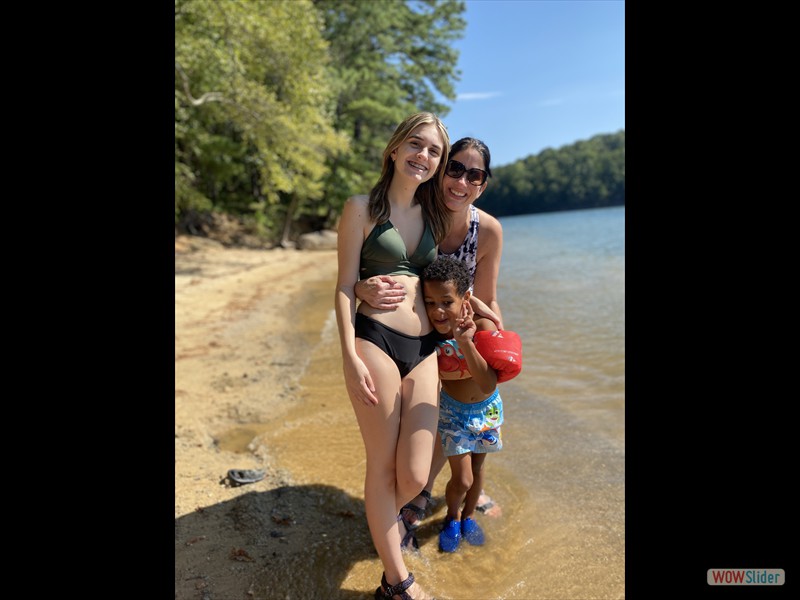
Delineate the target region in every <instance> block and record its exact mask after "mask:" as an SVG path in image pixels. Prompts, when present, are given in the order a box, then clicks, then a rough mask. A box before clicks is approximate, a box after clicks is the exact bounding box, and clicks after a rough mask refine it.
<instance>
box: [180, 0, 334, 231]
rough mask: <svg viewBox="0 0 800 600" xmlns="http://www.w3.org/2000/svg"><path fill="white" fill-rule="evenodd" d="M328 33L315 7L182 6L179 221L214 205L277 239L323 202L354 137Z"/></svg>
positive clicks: (226, 0)
mask: <svg viewBox="0 0 800 600" xmlns="http://www.w3.org/2000/svg"><path fill="white" fill-rule="evenodd" d="M321 29H322V23H321V20H320V18H319V15H318V12H317V11H316V10H315V9H314V6H313V4H312V3H311V2H310V0H272V1H270V2H243V1H236V0H176V2H175V70H176V74H175V105H176V106H175V160H176V180H175V186H176V194H175V195H176V198H175V200H176V221H177V220H179V219H180V216H181V215H182V214H186V213H188V212H190V211H191V210H192V209H200V210H208V209H210V208H213V209H215V210H221V211H223V212H229V213H232V214H236V215H243V216H246V217H249V218H250V219H251V221H252V222H253V223H254V224H255V225H256V226H257V227H258V228H259V229H260V230H261V231H262V232H264V233H269V234H271V235H273V236H274V235H276V232H278V231H279V230H280V228H281V227H282V223H283V221H284V220H285V218H286V217H287V216H288V217H290V218H291V217H293V216H294V215H288V214H287V212H288V210H289V207H290V206H293V207H294V209H295V210H299V211H302V210H306V209H308V208H311V209H312V210H315V209H316V208H317V205H319V204H320V203H321V202H323V200H324V198H323V197H324V188H323V180H324V177H325V176H326V175H327V169H326V167H325V159H326V157H327V156H329V155H334V154H336V153H339V152H342V151H343V150H345V149H346V148H347V140H346V138H345V137H344V136H343V135H341V134H339V133H337V132H336V130H335V129H334V127H333V125H332V114H333V107H334V105H333V99H334V96H333V93H332V82H331V81H330V79H329V74H328V71H327V62H328V44H327V42H326V41H325V40H324V38H323V37H322V34H321Z"/></svg>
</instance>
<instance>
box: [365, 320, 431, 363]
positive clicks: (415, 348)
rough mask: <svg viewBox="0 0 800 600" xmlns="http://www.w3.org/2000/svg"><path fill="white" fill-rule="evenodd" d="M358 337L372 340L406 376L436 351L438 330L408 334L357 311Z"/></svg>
mask: <svg viewBox="0 0 800 600" xmlns="http://www.w3.org/2000/svg"><path fill="white" fill-rule="evenodd" d="M356 337H357V338H361V339H362V340H367V341H368V342H372V343H373V344H375V345H376V346H377V347H378V348H380V349H381V350H383V351H384V352H385V353H386V355H387V356H389V358H391V359H392V360H393V361H394V364H396V365H397V369H398V370H399V371H400V377H405V376H406V375H408V374H409V373H410V372H411V370H412V369H413V368H414V367H416V366H417V365H418V364H419V363H421V362H422V361H423V360H425V359H426V358H427V357H428V356H430V355H431V354H433V353H434V352H436V338H437V337H438V336H437V334H436V330H435V329H434V330H432V331H431V332H430V333H428V334H425V335H423V336H415V335H406V334H405V333H401V332H400V331H397V330H396V329H392V328H391V327H387V326H386V325H384V324H383V323H380V322H379V321H376V320H375V319H370V318H369V317H367V316H366V315H362V314H361V313H356Z"/></svg>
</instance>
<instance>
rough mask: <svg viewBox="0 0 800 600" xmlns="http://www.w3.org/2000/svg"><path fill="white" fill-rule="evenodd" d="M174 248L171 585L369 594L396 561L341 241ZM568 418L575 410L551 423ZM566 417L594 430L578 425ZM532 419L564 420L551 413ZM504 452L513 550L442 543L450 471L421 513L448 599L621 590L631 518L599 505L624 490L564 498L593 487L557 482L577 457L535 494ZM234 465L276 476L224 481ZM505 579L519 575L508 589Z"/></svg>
mask: <svg viewBox="0 0 800 600" xmlns="http://www.w3.org/2000/svg"><path fill="white" fill-rule="evenodd" d="M175 261H176V271H175V272H176V275H175V319H176V331H175V383H176V390H175V519H176V521H175V598H176V599H178V600H184V599H186V600H188V599H195V598H201V599H203V600H228V599H235V598H253V599H256V598H257V599H272V598H281V599H284V598H291V599H316V598H320V599H323V598H325V599H333V598H341V599H344V600H355V599H365V600H366V599H368V598H372V597H373V596H372V594H373V592H374V590H375V587H376V586H377V584H378V582H379V580H380V575H381V571H382V568H381V564H380V561H379V560H378V557H377V555H376V553H375V551H374V549H373V547H372V542H371V540H370V536H369V531H368V529H367V525H366V518H365V515H364V502H363V490H362V488H363V475H364V451H363V446H362V443H361V438H360V434H359V431H358V427H357V425H356V422H355V418H354V416H353V413H352V408H351V406H350V404H349V400H348V399H347V396H346V394H345V392H344V386H343V382H342V379H341V358H340V355H339V352H338V341H337V337H338V335H337V332H336V326H335V321H334V318H333V313H332V306H333V290H334V283H335V276H336V254H335V251H295V250H281V249H276V250H268V251H264V250H248V249H224V248H222V247H220V246H218V245H217V244H215V243H213V242H208V241H206V240H202V239H199V240H198V239H195V238H180V239H178V240H176V256H175ZM510 397H511V394H510ZM541 409H542V410H545V409H547V406H542V407H541ZM559 419H561V420H563V419H564V417H563V414H562V413H561V412H558V413H557V414H555V415H554V416H553V418H552V419H549V422H550V423H554V422H557V421H558V420H559ZM563 431H564V432H570V431H572V432H575V433H573V434H572V435H573V436H577V435H579V434H580V429H579V428H576V427H575V425H574V424H573V423H565V424H564V426H563ZM520 433H521V432H520ZM534 433H536V434H537V435H535V436H533V437H532V439H538V440H542V439H544V438H545V436H546V435H548V434H549V435H554V434H553V432H552V431H549V430H547V429H546V428H545V427H544V426H543V427H542V431H541V433H540V432H534ZM509 434H511V435H513V431H512V430H509ZM562 437H563V436H562ZM573 441H574V440H573ZM537 443H538V442H537ZM532 450H535V449H532ZM612 451H613V449H612ZM501 454H502V453H501ZM537 455H538V457H539V459H538V460H540V461H541V462H542V464H546V463H545V462H544V461H543V460H542V459H544V458H545V456H543V455H542V453H541V449H539V451H538V452H537ZM497 458H498V460H496V461H494V462H493V464H492V465H491V466H490V468H489V469H488V470H487V487H488V489H490V490H491V492H492V495H493V496H495V497H496V498H498V499H501V501H502V505H503V512H502V515H501V516H500V517H497V518H494V519H492V520H491V527H492V530H491V535H492V536H493V537H494V539H495V540H498V541H499V540H502V544H500V546H501V547H500V548H498V547H495V549H494V551H493V552H486V549H479V548H471V547H465V548H464V549H463V550H462V549H459V552H458V553H456V554H454V555H448V556H442V555H441V554H440V553H439V552H438V551H437V549H436V536H437V533H438V524H439V522H440V520H441V518H442V517H443V516H444V512H445V506H444V501H443V496H444V485H445V483H446V479H447V478H446V476H445V475H446V474H447V468H445V472H443V475H442V476H440V477H439V478H438V479H437V482H436V486H435V487H434V490H433V496H434V499H435V500H436V501H437V503H436V505H435V508H434V510H433V515H432V516H431V517H429V518H428V519H426V520H425V521H424V523H423V525H422V527H421V528H420V532H419V537H420V543H421V544H422V551H421V552H420V553H419V554H408V555H407V565H408V567H409V569H410V570H411V571H412V572H415V574H416V575H417V577H418V578H419V580H420V582H421V583H423V585H425V587H426V588H427V589H428V590H429V591H431V592H432V593H435V594H436V595H437V598H440V599H442V600H445V599H447V598H449V599H451V600H468V599H475V600H488V599H490V598H578V597H580V598H584V597H592V598H621V597H624V581H623V577H624V573H623V567H622V563H621V562H618V560H617V558H616V557H620V556H621V553H622V552H623V549H624V538H622V537H621V536H622V531H623V527H624V518H623V517H622V516H621V515H620V516H618V517H613V518H612V519H611V520H610V523H611V524H610V525H606V526H603V528H604V529H608V528H609V527H610V528H611V529H612V531H610V532H605V531H603V532H601V534H599V535H597V536H596V537H597V539H596V540H593V539H592V536H593V535H594V532H595V531H596V530H598V529H599V528H600V526H599V525H597V524H596V523H597V521H595V519H596V518H597V517H598V516H602V515H603V514H605V513H606V512H608V510H609V509H608V507H611V509H612V510H613V511H617V506H618V505H619V503H620V502H621V498H620V497H619V496H620V492H619V487H617V488H615V490H614V491H613V493H609V494H608V498H604V497H602V496H600V495H595V496H594V498H596V499H599V502H598V501H597V500H595V502H594V503H595V504H598V506H597V507H595V508H594V509H593V510H592V511H586V510H582V509H580V508H579V509H578V510H577V512H576V511H572V510H569V511H565V510H564V498H572V499H575V498H578V497H581V495H580V490H579V489H574V490H569V493H564V492H563V490H561V491H559V489H557V488H556V487H553V489H548V486H547V481H548V480H547V477H548V476H549V474H550V473H552V474H553V475H552V485H553V486H556V485H562V486H563V485H564V483H563V482H564V481H565V479H564V477H563V475H561V474H562V473H563V472H564V470H563V469H560V468H553V469H548V473H544V474H543V476H542V477H541V478H540V480H539V483H538V487H537V489H536V493H535V494H534V493H532V492H531V489H530V487H529V486H526V485H523V484H520V482H519V477H516V476H515V474H514V473H513V472H512V467H511V466H510V465H511V463H509V462H507V460H506V459H505V458H502V457H501V456H498V457H497ZM566 467H567V469H568V470H569V469H571V468H573V465H571V464H570V465H566ZM231 468H240V469H264V470H266V472H267V475H266V477H265V478H264V479H263V480H262V481H259V482H257V483H253V484H248V485H244V486H241V487H228V486H227V485H226V484H225V482H224V481H223V478H224V476H225V474H226V472H227V470H228V469H231ZM587 468H588V464H587ZM619 476H620V477H621V476H623V475H622V472H620V473H619ZM569 479H574V478H569ZM559 482H560V483H559ZM573 485H576V486H577V481H576V482H575V483H574V484H573ZM551 492H552V494H553V498H552V499H550V500H548V498H549V495H550V494H551ZM575 492H578V494H577V495H576V493H575ZM581 511H582V512H583V513H584V515H582V516H581V515H578V514H577V513H580V512H581ZM590 512H591V513H595V514H593V515H592V516H593V518H592V519H591V522H586V523H584V522H582V520H581V519H586V515H589V514H590ZM576 516H579V517H580V518H579V519H578V520H576V519H575V517H576ZM482 518H483V519H484V520H487V521H485V522H486V523H487V524H488V523H489V521H488V520H489V519H490V517H486V516H482ZM609 540H612V541H609ZM576 542H577V544H576ZM581 546H583V547H581ZM533 548H535V557H536V560H535V561H531V560H530V559H531V557H532V554H533V550H532V549H533ZM504 557H506V558H504ZM609 557H610V558H609ZM609 560H611V561H612V564H609V563H608V561H609ZM534 562H535V564H533V563H534ZM521 564H524V566H525V572H524V573H520V565H521ZM587 565H588V566H590V567H591V568H590V569H588V570H587V568H586V567H587ZM578 573H582V576H577V575H576V574H578ZM493 581H494V582H500V581H505V582H508V581H514V582H518V584H515V585H514V586H512V587H507V588H505V589H499V588H497V587H494V586H492V585H491V583H492V582H493ZM481 582H488V583H489V584H490V585H489V586H488V587H487V586H484V585H481Z"/></svg>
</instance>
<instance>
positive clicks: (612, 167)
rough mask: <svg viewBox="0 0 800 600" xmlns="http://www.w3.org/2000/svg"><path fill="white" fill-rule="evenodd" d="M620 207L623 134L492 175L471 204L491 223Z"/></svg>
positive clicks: (538, 156) (601, 136)
mask: <svg viewBox="0 0 800 600" xmlns="http://www.w3.org/2000/svg"><path fill="white" fill-rule="evenodd" d="M624 204H625V130H624V129H622V130H620V131H618V132H617V133H612V134H599V135H595V136H593V137H591V138H590V139H588V140H582V141H578V142H575V143H574V144H570V145H567V146H562V147H561V148H558V149H556V150H554V149H552V148H547V149H545V150H543V151H542V152H540V153H539V154H536V155H532V156H528V157H527V158H523V159H521V160H518V161H516V162H514V163H512V164H510V165H505V166H502V167H497V168H496V169H492V179H491V183H490V185H489V186H488V187H487V188H486V191H485V192H484V193H483V194H482V195H481V197H480V198H479V199H478V200H477V201H476V203H475V205H476V206H479V207H480V208H482V209H483V210H485V211H486V212H488V213H490V214H492V215H494V216H496V217H502V216H509V215H524V214H530V213H540V212H553V211H559V210H576V209H581V208H600V207H604V206H620V205H624Z"/></svg>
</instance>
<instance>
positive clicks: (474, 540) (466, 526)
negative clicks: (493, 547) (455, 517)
mask: <svg viewBox="0 0 800 600" xmlns="http://www.w3.org/2000/svg"><path fill="white" fill-rule="evenodd" d="M461 535H462V536H463V537H464V539H465V540H467V542H469V543H470V544H472V545H473V546H483V542H484V537H483V529H481V526H480V525H478V524H477V523H476V522H475V520H474V519H472V518H470V517H467V518H466V519H464V520H462V521H461Z"/></svg>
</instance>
